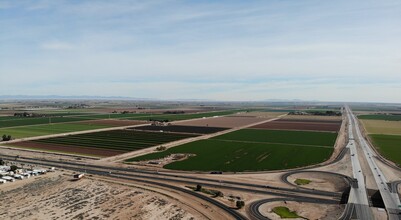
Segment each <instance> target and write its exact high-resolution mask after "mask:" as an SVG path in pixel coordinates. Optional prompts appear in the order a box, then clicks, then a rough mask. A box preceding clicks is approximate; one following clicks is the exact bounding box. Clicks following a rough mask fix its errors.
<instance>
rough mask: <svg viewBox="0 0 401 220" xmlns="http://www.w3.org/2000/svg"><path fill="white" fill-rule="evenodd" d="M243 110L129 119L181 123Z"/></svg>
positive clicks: (157, 115) (159, 115)
mask: <svg viewBox="0 0 401 220" xmlns="http://www.w3.org/2000/svg"><path fill="white" fill-rule="evenodd" d="M241 111H242V110H227V111H216V112H202V113H194V114H154V115H149V116H146V117H140V118H138V117H130V118H127V119H133V120H138V119H141V120H153V121H181V120H189V119H196V118H208V117H214V116H223V115H231V114H234V113H237V112H241Z"/></svg>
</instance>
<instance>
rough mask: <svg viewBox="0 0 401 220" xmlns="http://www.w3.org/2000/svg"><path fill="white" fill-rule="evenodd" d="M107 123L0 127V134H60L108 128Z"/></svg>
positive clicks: (26, 135)
mask: <svg viewBox="0 0 401 220" xmlns="http://www.w3.org/2000/svg"><path fill="white" fill-rule="evenodd" d="M108 127H111V126H107V125H96V124H79V123H61V124H44V125H31V126H21V127H12V128H0V135H3V134H6V135H11V136H12V138H14V139H15V138H27V137H36V136H42V135H50V134H62V133H67V132H75V131H86V130H94V129H101V128H108Z"/></svg>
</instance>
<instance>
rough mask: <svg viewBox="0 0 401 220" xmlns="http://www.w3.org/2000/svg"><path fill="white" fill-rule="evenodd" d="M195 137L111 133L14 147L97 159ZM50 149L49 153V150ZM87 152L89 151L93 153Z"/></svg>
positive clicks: (120, 131) (191, 135) (186, 135)
mask: <svg viewBox="0 0 401 220" xmlns="http://www.w3.org/2000/svg"><path fill="white" fill-rule="evenodd" d="M195 136H196V135H193V134H173V133H160V132H144V131H134V130H114V131H104V132H95V133H88V134H79V135H70V136H63V137H56V138H48V139H41V140H35V141H29V142H21V143H16V146H19V147H21V146H22V147H23V146H29V147H30V148H31V147H32V146H34V147H35V148H36V149H43V150H53V151H63V152H68V153H78V154H80V153H81V154H86V155H87V154H90V155H93V156H100V157H101V156H112V155H117V154H120V153H124V152H129V151H134V150H140V149H143V148H148V147H152V146H156V145H160V144H164V143H168V142H172V141H177V140H181V139H185V138H190V137H195ZM41 144H43V147H41V146H42V145H41ZM50 147H51V149H49V148H50ZM90 149H93V151H91V150H90Z"/></svg>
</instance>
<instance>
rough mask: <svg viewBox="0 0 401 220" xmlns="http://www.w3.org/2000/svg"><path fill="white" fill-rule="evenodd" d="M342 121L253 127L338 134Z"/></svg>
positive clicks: (301, 122)
mask: <svg viewBox="0 0 401 220" xmlns="http://www.w3.org/2000/svg"><path fill="white" fill-rule="evenodd" d="M340 127H341V121H339V122H337V121H310V120H287V119H283V120H281V119H280V120H276V121H271V122H266V123H263V124H259V125H256V126H253V127H252V128H257V129H277V130H306V131H328V132H338V131H339V130H340Z"/></svg>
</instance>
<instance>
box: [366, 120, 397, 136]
mask: <svg viewBox="0 0 401 220" xmlns="http://www.w3.org/2000/svg"><path fill="white" fill-rule="evenodd" d="M361 122H362V124H363V126H364V127H365V129H366V131H367V132H368V133H369V134H393V135H401V121H384V120H361Z"/></svg>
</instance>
